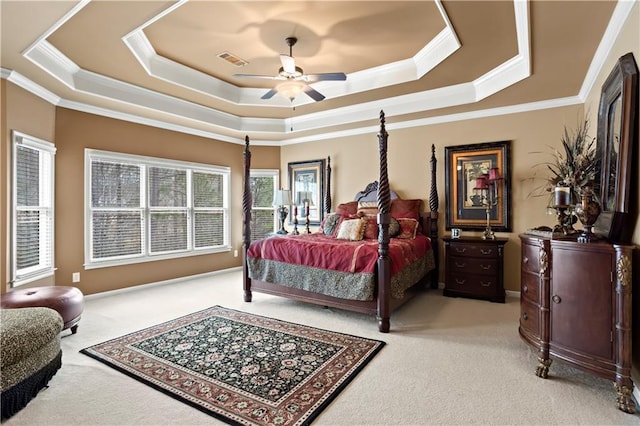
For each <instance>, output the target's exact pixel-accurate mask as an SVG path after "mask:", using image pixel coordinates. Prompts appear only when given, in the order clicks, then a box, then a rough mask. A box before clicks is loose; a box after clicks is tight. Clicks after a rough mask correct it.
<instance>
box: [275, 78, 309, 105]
mask: <svg viewBox="0 0 640 426" xmlns="http://www.w3.org/2000/svg"><path fill="white" fill-rule="evenodd" d="M305 87H306V85H305V84H304V83H300V82H299V81H295V80H288V81H285V82H282V83H280V84H278V85H277V86H276V90H277V91H278V93H280V94H281V95H282V96H285V97H287V98H289V99H290V100H291V101H292V102H293V100H294V99H295V98H296V97H297V96H298V95H299V94H301V93H302V92H304V89H305Z"/></svg>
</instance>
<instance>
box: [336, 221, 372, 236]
mask: <svg viewBox="0 0 640 426" xmlns="http://www.w3.org/2000/svg"><path fill="white" fill-rule="evenodd" d="M366 226H367V221H366V220H364V219H347V220H343V221H342V222H341V223H340V228H338V235H337V236H336V238H338V239H341V240H351V241H360V240H362V238H363V237H364V230H365V228H366Z"/></svg>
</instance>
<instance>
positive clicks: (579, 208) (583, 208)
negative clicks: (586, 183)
mask: <svg viewBox="0 0 640 426" xmlns="http://www.w3.org/2000/svg"><path fill="white" fill-rule="evenodd" d="M601 211H602V209H601V208H600V204H599V203H598V202H597V201H596V200H594V198H593V192H592V191H591V188H586V189H585V190H584V192H583V193H582V202H581V203H578V204H576V208H575V213H576V216H578V219H580V222H582V225H583V226H584V231H582V234H580V236H579V237H578V242H581V243H588V242H591V241H593V240H596V239H598V236H597V235H596V234H594V233H593V224H594V223H596V219H598V216H599V215H600V212H601Z"/></svg>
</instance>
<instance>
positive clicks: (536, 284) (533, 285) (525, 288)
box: [520, 272, 540, 304]
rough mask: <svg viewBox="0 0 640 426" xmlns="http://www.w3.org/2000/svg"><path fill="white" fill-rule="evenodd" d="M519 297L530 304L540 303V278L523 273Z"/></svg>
mask: <svg viewBox="0 0 640 426" xmlns="http://www.w3.org/2000/svg"><path fill="white" fill-rule="evenodd" d="M520 281H521V282H520V295H521V297H522V298H526V299H527V300H529V301H530V302H533V303H538V304H539V303H540V276H539V275H535V274H530V273H526V272H523V273H522V275H521V277H520Z"/></svg>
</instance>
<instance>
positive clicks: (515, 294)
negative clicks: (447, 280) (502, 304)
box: [438, 283, 520, 299]
mask: <svg viewBox="0 0 640 426" xmlns="http://www.w3.org/2000/svg"><path fill="white" fill-rule="evenodd" d="M438 288H439V289H440V290H443V289H444V283H438ZM505 295H506V296H507V297H515V298H518V299H520V292H519V291H513V290H505Z"/></svg>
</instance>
